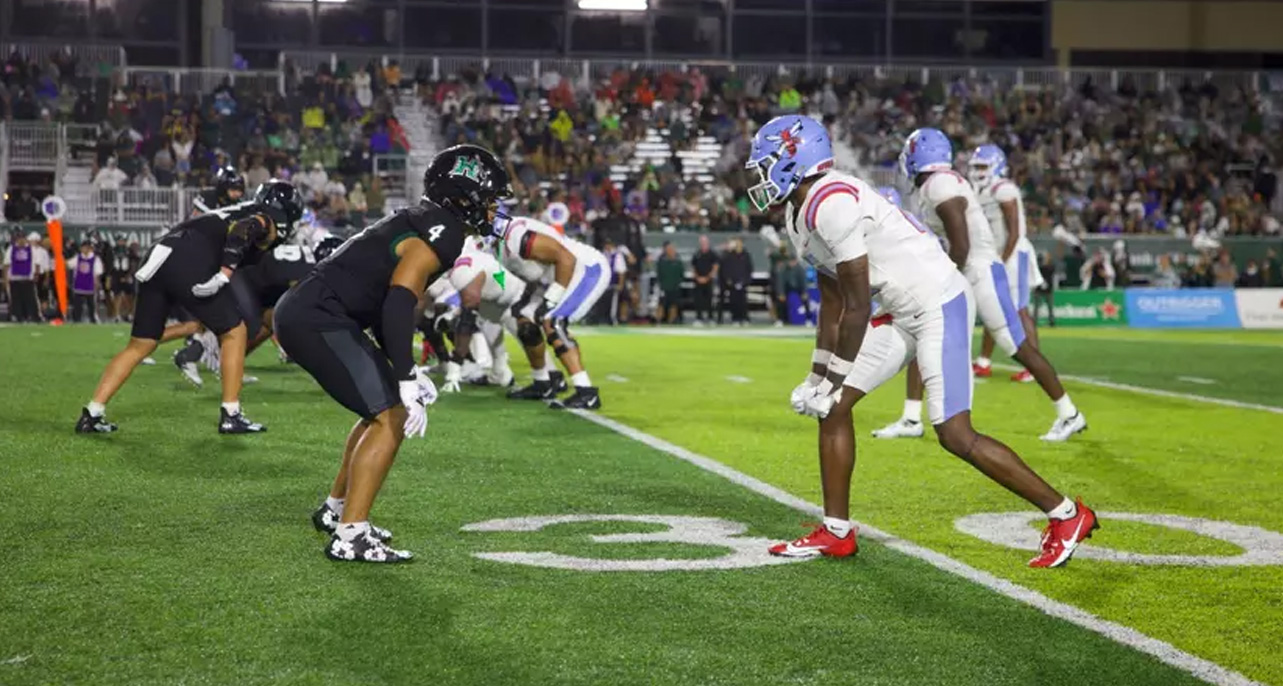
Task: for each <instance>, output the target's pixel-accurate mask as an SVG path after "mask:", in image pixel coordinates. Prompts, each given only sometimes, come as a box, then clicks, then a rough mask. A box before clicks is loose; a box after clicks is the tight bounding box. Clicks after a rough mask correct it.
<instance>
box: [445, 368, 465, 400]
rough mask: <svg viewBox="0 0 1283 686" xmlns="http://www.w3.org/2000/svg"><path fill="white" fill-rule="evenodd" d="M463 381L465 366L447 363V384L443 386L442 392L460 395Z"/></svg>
mask: <svg viewBox="0 0 1283 686" xmlns="http://www.w3.org/2000/svg"><path fill="white" fill-rule="evenodd" d="M461 381H463V366H462V365H460V364H459V363H458V362H446V363H445V383H443V384H441V392H442V393H458V392H459V383H460V382H461Z"/></svg>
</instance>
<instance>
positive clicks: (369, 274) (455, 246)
mask: <svg viewBox="0 0 1283 686" xmlns="http://www.w3.org/2000/svg"><path fill="white" fill-rule="evenodd" d="M465 235H466V232H465V230H464V224H463V222H461V221H460V220H459V219H458V217H456V216H455V215H454V214H452V213H450V212H449V211H447V210H445V209H442V208H441V207H440V206H438V205H436V204H434V203H431V202H428V201H424V202H422V203H421V204H419V205H416V206H414V207H408V208H406V209H403V210H399V211H397V212H396V213H395V214H392V215H390V216H387V217H384V218H383V219H381V220H379V221H378V222H376V223H374V224H372V225H370V226H369V227H367V228H366V229H365V230H364V231H362V232H361V233H359V234H357V235H355V236H353V237H352V238H350V239H348V241H347V242H346V243H344V244H343V245H342V246H340V247H339V248H338V249H337V250H335V251H334V252H333V253H332V254H331V255H330V256H329V257H327V258H325V259H324V260H322V261H321V263H320V264H319V265H317V267H316V270H315V271H314V272H312V276H311V277H310V278H313V279H317V280H319V281H321V282H322V283H324V284H325V286H326V287H327V288H328V289H329V290H330V291H332V292H333V293H334V295H335V299H336V300H337V301H338V302H337V304H338V305H340V306H341V309H342V310H343V314H344V315H345V316H346V317H348V318H350V319H352V320H354V321H356V322H357V324H359V325H360V326H361V327H363V328H365V327H372V326H375V325H376V324H377V323H378V321H379V317H380V315H381V313H382V308H383V299H384V298H385V297H386V296H387V293H388V284H389V283H390V282H391V281H392V272H393V271H394V270H395V269H396V265H397V261H398V258H397V256H396V248H397V246H398V245H400V243H401V241H404V240H405V239H407V238H420V239H422V240H423V242H425V243H427V244H428V246H429V247H431V248H432V251H433V252H434V253H436V256H437V260H438V261H439V262H440V264H441V267H440V269H439V271H438V273H437V274H429V275H428V283H431V282H432V281H433V279H435V278H436V277H437V276H438V275H439V274H440V273H441V272H444V271H446V270H448V269H450V267H451V266H452V265H453V264H454V261H455V260H456V259H458V257H459V253H460V252H462V251H463V243H464V239H465ZM336 314H337V313H336Z"/></svg>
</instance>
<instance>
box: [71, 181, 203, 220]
mask: <svg viewBox="0 0 1283 686" xmlns="http://www.w3.org/2000/svg"><path fill="white" fill-rule="evenodd" d="M195 193H196V189H191V188H130V187H124V188H96V189H94V191H93V193H92V194H91V195H90V200H89V206H88V207H77V206H75V205H74V204H72V203H70V202H69V207H68V208H67V209H68V214H69V215H71V216H72V217H76V218H79V217H92V218H93V219H92V221H94V222H104V223H111V224H137V225H144V226H158V225H159V226H168V225H171V224H176V223H178V222H179V221H182V220H183V219H185V218H187V216H188V215H189V214H191V211H192V202H191V201H192V196H193V195H194V194H195Z"/></svg>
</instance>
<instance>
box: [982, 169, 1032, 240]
mask: <svg viewBox="0 0 1283 686" xmlns="http://www.w3.org/2000/svg"><path fill="white" fill-rule="evenodd" d="M976 195H978V196H979V197H980V209H982V210H984V213H985V218H987V219H988V220H989V227H990V228H991V229H992V230H993V238H994V242H995V245H996V248H997V250H998V252H999V253H1001V252H1002V248H1003V246H1005V245H1006V244H1007V222H1006V220H1005V219H1003V216H1002V203H1005V202H1012V201H1014V202H1015V203H1016V228H1017V230H1018V231H1019V232H1020V235H1019V236H1017V237H1016V241H1017V243H1016V245H1017V246H1019V245H1020V244H1021V242H1022V241H1024V240H1026V237H1027V235H1028V232H1029V229H1028V224H1027V223H1026V220H1025V200H1024V197H1023V194H1022V193H1021V192H1020V187H1019V186H1017V185H1016V184H1015V182H1013V181H1011V180H1010V179H994V181H993V183H990V184H989V185H987V186H985V187H983V188H979V189H977V191H976Z"/></svg>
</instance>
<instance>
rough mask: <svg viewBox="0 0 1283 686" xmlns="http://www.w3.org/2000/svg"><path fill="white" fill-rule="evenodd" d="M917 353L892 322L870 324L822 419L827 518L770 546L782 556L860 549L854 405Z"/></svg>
mask: <svg viewBox="0 0 1283 686" xmlns="http://www.w3.org/2000/svg"><path fill="white" fill-rule="evenodd" d="M912 355H913V349H912V347H911V344H910V341H909V340H908V339H907V338H906V337H905V336H904V335H903V333H902V332H901V331H899V330H898V329H897V327H896V326H894V325H892V324H881V325H879V326H872V325H870V327H869V329H868V330H867V331H866V332H865V334H864V342H863V344H862V345H861V346H860V354H859V355H856V358H855V361H854V363H853V366H852V368H851V373H850V374H849V375H848V376H847V378H846V382H845V384H844V385H843V387H842V396H841V398H840V399H839V400H838V402H837V403H836V404H835V405H834V406H833V409H832V410H830V411H829V413H828V415H827V416H826V417H825V418H824V419H821V420H820V421H819V454H820V486H821V490H822V491H823V493H824V521H823V522H822V523H821V525H820V526H818V527H816V528H815V529H814V530H813V531H811V532H810V533H809V534H807V535H805V536H803V537H802V538H799V539H797V540H795V541H792V542H790V543H780V544H777V545H774V546H772V547H771V548H770V552H771V554H772V555H780V556H783V557H815V556H818V555H828V556H832V557H846V556H848V555H852V554H854V553H855V552H856V548H857V546H856V542H855V527H854V525H853V524H852V523H851V475H852V474H853V473H854V470H855V426H854V422H853V417H852V414H851V412H852V409H853V408H854V407H855V405H856V403H858V402H859V401H860V400H861V399H862V398H863V397H864V396H865V395H867V394H868V393H870V392H872V390H873V389H875V388H877V387H878V386H881V385H882V384H883V383H885V382H886V381H887V380H888V379H891V378H892V377H894V376H895V375H896V373H897V372H899V371H900V368H901V367H903V366H904V364H905V362H906V361H907V360H908V359H910V358H911V357H912Z"/></svg>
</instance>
